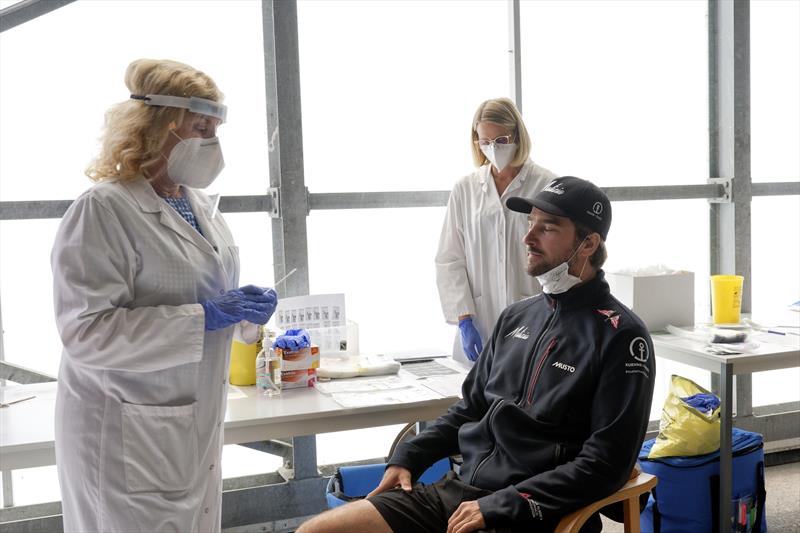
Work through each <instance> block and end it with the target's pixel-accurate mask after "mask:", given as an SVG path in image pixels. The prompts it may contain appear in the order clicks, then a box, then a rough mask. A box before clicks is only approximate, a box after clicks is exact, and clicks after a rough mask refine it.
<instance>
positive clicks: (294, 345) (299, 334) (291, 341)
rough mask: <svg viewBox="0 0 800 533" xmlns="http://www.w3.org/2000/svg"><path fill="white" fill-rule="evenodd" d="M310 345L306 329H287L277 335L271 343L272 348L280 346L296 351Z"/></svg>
mask: <svg viewBox="0 0 800 533" xmlns="http://www.w3.org/2000/svg"><path fill="white" fill-rule="evenodd" d="M309 346H311V337H309V335H308V331H306V330H304V329H287V330H286V333H284V334H283V335H278V338H277V339H275V342H274V343H273V345H272V347H273V348H282V349H284V350H289V351H292V352H296V351H297V350H299V349H300V348H307V347H309Z"/></svg>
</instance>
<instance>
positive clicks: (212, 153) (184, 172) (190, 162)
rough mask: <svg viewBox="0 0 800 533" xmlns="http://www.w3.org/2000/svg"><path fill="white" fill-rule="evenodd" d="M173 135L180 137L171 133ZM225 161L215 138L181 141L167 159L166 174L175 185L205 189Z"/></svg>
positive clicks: (217, 174) (223, 165) (220, 170)
mask: <svg viewBox="0 0 800 533" xmlns="http://www.w3.org/2000/svg"><path fill="white" fill-rule="evenodd" d="M172 134H173V135H175V136H176V137H178V138H179V139H181V138H180V136H179V135H178V134H177V133H175V132H174V131H173V132H172ZM224 167H225V159H223V157H222V147H221V146H220V144H219V139H218V138H217V137H211V138H210V139H201V138H197V137H195V138H191V139H181V142H179V143H178V144H176V145H175V147H174V148H173V149H172V152H170V154H169V157H168V158H167V174H168V175H169V179H171V180H172V182H173V183H175V184H176V185H185V186H187V187H193V188H195V189H205V188H206V187H208V186H209V185H211V184H212V183H213V182H214V180H215V179H217V176H219V173H220V172H222V169H223V168H224Z"/></svg>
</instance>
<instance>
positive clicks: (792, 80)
mask: <svg viewBox="0 0 800 533" xmlns="http://www.w3.org/2000/svg"><path fill="white" fill-rule="evenodd" d="M798 95H800V2H786V1H784V0H759V1H758V2H750V101H751V105H752V110H751V114H750V128H751V147H752V155H751V165H752V175H753V181H797V180H800V158H799V157H797V147H798V146H800V98H798ZM797 205H798V204H797V203H795V208H797ZM795 277H796V276H795Z"/></svg>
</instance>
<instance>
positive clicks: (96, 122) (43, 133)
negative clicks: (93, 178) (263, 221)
mask: <svg viewBox="0 0 800 533" xmlns="http://www.w3.org/2000/svg"><path fill="white" fill-rule="evenodd" d="M120 21H124V24H121V23H120ZM144 34H146V38H143V35H144ZM231 36H235V38H233V37H231ZM45 42H47V43H57V46H44V45H43V43H45ZM221 43H223V44H221ZM142 57H154V58H168V59H175V60H177V61H182V62H185V63H188V64H190V65H192V66H194V67H196V68H199V69H201V70H203V71H205V72H207V73H208V74H210V75H211V76H212V77H213V78H214V80H215V81H216V82H217V84H218V85H219V87H220V89H221V90H222V92H223V93H225V95H226V98H225V102H226V104H227V105H228V107H229V113H228V123H227V124H225V125H224V126H222V127H221V128H220V130H219V136H220V139H221V141H222V145H223V150H224V152H225V160H226V163H227V166H226V168H225V170H224V171H223V173H222V175H221V176H220V178H219V179H218V180H217V182H215V183H214V184H213V185H212V187H211V189H210V191H211V192H219V193H222V194H260V193H263V192H264V190H265V189H266V187H267V186H268V182H269V180H268V171H267V149H266V147H267V134H266V125H265V123H266V111H265V109H266V103H265V96H264V58H263V45H262V29H261V3H260V2H253V1H249V0H227V1H222V0H219V1H211V0H209V1H205V2H191V3H187V2H185V1H182V0H169V1H161V2H138V1H135V0H117V1H114V2H74V3H72V4H69V5H67V6H65V7H62V8H61V9H57V10H56V11H53V12H51V13H49V14H47V15H45V16H42V17H39V18H37V19H34V20H32V21H30V22H27V23H25V24H22V25H20V26H17V27H15V28H12V29H11V30H8V31H6V32H3V33H2V34H0V65H2V66H0V116H2V122H0V152H2V154H3V157H2V158H0V198H2V200H4V201H9V200H52V199H71V198H75V197H76V196H78V194H80V193H81V192H82V191H83V190H85V189H87V188H88V187H89V186H90V185H91V182H90V181H89V180H88V179H87V178H86V177H85V176H84V174H83V171H84V169H85V168H86V165H87V164H88V163H89V161H90V160H91V159H92V157H94V155H95V153H96V149H97V146H96V139H97V138H98V136H99V135H100V130H101V127H102V124H103V115H104V113H105V111H106V109H108V107H109V106H111V105H112V104H115V103H117V102H120V101H122V100H124V99H125V98H127V97H128V95H129V94H130V92H129V91H128V90H127V88H126V87H125V84H124V75H125V69H126V67H127V66H128V64H129V63H130V61H132V60H134V59H137V58H142Z"/></svg>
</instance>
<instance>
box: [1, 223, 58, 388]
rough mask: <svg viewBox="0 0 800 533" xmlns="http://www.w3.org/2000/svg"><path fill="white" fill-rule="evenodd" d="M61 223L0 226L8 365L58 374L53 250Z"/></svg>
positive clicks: (5, 348) (5, 341)
mask: <svg viewBox="0 0 800 533" xmlns="http://www.w3.org/2000/svg"><path fill="white" fill-rule="evenodd" d="M59 222H60V220H5V221H2V222H0V252H2V253H0V305H2V306H3V343H4V344H3V347H4V350H5V358H6V361H9V362H11V363H15V364H18V365H22V366H24V367H27V368H30V369H32V370H36V371H38V372H43V373H45V374H49V375H51V376H55V375H56V374H58V364H59V361H60V360H61V339H60V338H59V336H58V330H57V329H56V324H55V317H54V314H53V274H52V271H51V270H50V250H51V248H52V247H53V240H54V239H55V235H56V230H57V229H58V224H59Z"/></svg>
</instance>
